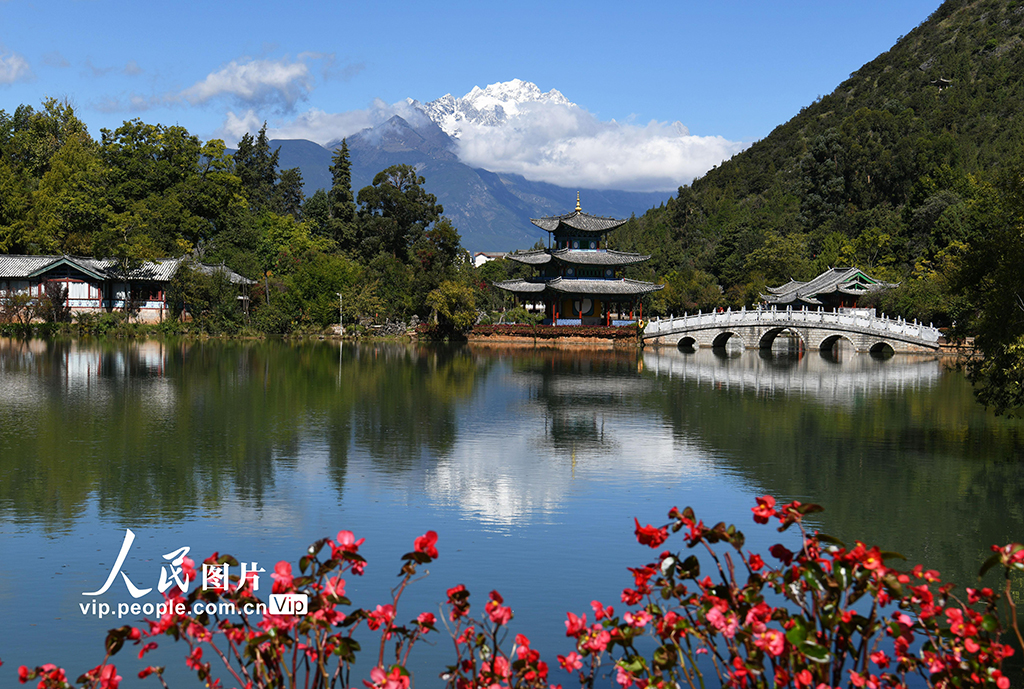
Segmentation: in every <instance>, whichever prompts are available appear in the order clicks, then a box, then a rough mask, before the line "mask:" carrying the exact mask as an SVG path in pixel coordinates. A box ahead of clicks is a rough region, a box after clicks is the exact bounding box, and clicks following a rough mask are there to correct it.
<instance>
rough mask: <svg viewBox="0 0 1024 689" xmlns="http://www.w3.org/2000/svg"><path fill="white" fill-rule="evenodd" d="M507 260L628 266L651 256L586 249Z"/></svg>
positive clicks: (540, 252) (520, 254)
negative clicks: (553, 260)
mask: <svg viewBox="0 0 1024 689" xmlns="http://www.w3.org/2000/svg"><path fill="white" fill-rule="evenodd" d="M506 258H508V259H510V260H512V261H517V262H519V263H525V264H527V265H530V266H541V265H544V264H545V263H550V262H551V260H552V258H554V259H555V260H558V261H561V262H562V263H571V264H573V265H581V266H628V265H630V264H632V263H640V262H641V261H646V260H647V259H649V258H650V256H644V255H643V254H628V253H626V252H624V251H613V250H611V249H598V250H593V249H591V250H589V251H588V250H585V249H558V250H557V251H550V250H548V249H535V250H533V251H521V252H518V253H515V254H508V255H507V256H506Z"/></svg>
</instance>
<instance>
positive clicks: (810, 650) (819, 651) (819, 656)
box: [799, 641, 832, 663]
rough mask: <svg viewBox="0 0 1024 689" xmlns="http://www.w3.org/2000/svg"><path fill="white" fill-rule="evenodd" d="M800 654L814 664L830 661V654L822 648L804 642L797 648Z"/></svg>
mask: <svg viewBox="0 0 1024 689" xmlns="http://www.w3.org/2000/svg"><path fill="white" fill-rule="evenodd" d="M799 648H800V652H801V653H803V654H804V655H805V656H807V657H808V658H809V659H810V660H813V661H814V662H816V663H827V662H829V661H830V660H832V654H831V653H830V652H829V650H828V649H827V648H825V647H824V646H819V645H818V644H816V643H813V642H810V641H805V642H804V643H802V644H800V646H799Z"/></svg>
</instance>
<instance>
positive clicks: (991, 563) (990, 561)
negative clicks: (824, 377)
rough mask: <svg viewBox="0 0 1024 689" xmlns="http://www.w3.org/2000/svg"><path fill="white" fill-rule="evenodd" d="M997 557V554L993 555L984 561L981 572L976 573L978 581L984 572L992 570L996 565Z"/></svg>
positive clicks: (998, 558)
mask: <svg viewBox="0 0 1024 689" xmlns="http://www.w3.org/2000/svg"><path fill="white" fill-rule="evenodd" d="M999 555H1000V554H999V553H996V554H995V555H993V556H992V557H990V558H989V559H987V560H985V562H984V564H982V565H981V570H980V571H979V572H978V578H979V579H980V578H982V577H983V576H985V572H987V571H989V570H990V569H992V568H993V567H995V566H996V564H997V563H998V562H999V560H1000V557H999Z"/></svg>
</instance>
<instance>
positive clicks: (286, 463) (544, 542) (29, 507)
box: [0, 340, 1024, 687]
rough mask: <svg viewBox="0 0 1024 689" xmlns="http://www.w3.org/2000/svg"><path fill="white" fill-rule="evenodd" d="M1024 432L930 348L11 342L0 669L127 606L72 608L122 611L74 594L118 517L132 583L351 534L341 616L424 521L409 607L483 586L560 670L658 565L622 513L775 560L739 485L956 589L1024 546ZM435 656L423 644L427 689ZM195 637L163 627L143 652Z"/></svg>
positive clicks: (71, 640) (85, 648)
mask: <svg viewBox="0 0 1024 689" xmlns="http://www.w3.org/2000/svg"><path fill="white" fill-rule="evenodd" d="M1021 431H1022V426H1021V424H1019V423H1018V422H1014V421H1007V420H1001V419H996V418H994V417H993V416H991V415H989V414H987V413H985V412H984V410H982V409H981V408H979V407H978V406H977V405H976V404H975V403H974V402H973V400H972V398H971V393H970V388H969V386H968V385H967V384H966V383H965V381H964V380H963V378H962V377H961V376H960V375H959V374H957V373H955V372H952V371H949V370H947V368H946V367H945V366H944V365H943V363H942V362H941V361H940V360H939V359H936V358H934V357H920V358H916V357H907V356H897V357H893V358H891V359H888V360H878V359H873V358H871V357H869V356H866V355H854V356H846V357H843V358H842V360H835V359H831V358H826V357H822V356H820V355H818V354H817V353H814V354H809V355H806V356H804V357H802V358H799V359H796V358H788V357H785V356H771V355H768V356H764V355H759V354H758V353H744V354H742V355H739V356H721V355H718V354H715V353H713V352H711V351H700V352H696V353H690V354H687V353H682V352H678V351H675V350H663V351H652V350H647V351H645V352H643V353H637V352H605V351H566V350H553V349H528V350H524V349H518V350H501V349H473V348H468V347H462V348H432V347H415V346H413V347H406V346H385V345H377V346H365V345H364V346H355V347H353V346H351V345H345V346H344V347H343V348H340V347H339V346H338V345H337V344H326V343H315V344H303V345H290V344H282V343H279V342H258V343H237V342H229V343H220V342H217V343H169V342H153V341H150V342H143V343H83V342H78V343H70V342H69V343H59V342H43V341H29V342H24V341H21V342H15V341H5V340H0V556H2V557H0V575H2V576H0V622H2V624H3V630H4V632H3V633H0V659H2V660H3V661H4V665H3V666H2V667H0V686H11V685H12V684H14V683H15V682H16V680H15V677H16V670H17V666H18V665H21V664H25V665H29V666H34V665H36V664H40V663H43V662H56V663H58V664H60V665H62V666H65V667H67V668H68V669H69V674H72V673H74V676H77V674H78V673H79V672H80V671H82V670H84V669H88V668H90V667H92V666H93V665H95V664H96V663H98V662H99V660H101V658H102V639H103V636H104V634H105V630H107V629H109V628H111V627H114V626H120V625H121V624H126V623H138V619H137V618H126V619H124V620H121V621H118V620H116V619H110V618H108V619H103V620H100V619H97V618H96V617H95V616H92V615H83V614H82V612H81V610H80V607H79V606H80V604H81V603H83V602H89V601H91V600H93V598H96V599H97V600H98V601H100V602H102V601H108V602H110V603H111V604H116V603H118V602H133V599H132V598H131V597H130V596H129V594H128V592H127V590H126V587H125V585H124V584H123V583H122V582H121V581H120V580H119V581H116V582H114V584H113V585H112V586H111V587H110V589H109V590H108V591H107V592H106V593H105V594H103V595H102V596H97V597H88V596H83V595H82V592H83V591H94V590H96V589H98V588H99V587H100V586H101V585H102V584H103V581H104V579H105V578H106V576H107V574H108V573H109V572H110V570H111V567H112V566H113V564H114V560H115V558H116V556H117V554H118V550H119V548H120V546H121V543H122V541H123V539H124V535H125V529H131V530H132V531H133V532H134V533H135V534H136V540H135V543H134V545H133V547H132V549H131V551H130V553H129V555H128V558H127V559H126V560H125V563H124V566H123V567H122V570H123V571H124V572H125V573H126V574H127V575H128V576H129V578H131V579H132V580H133V581H134V582H135V583H136V584H137V585H139V586H142V587H156V586H157V582H158V580H159V575H160V569H161V565H162V564H164V563H165V562H166V561H165V560H164V559H163V556H164V554H167V553H171V552H173V551H175V550H177V549H178V548H180V547H182V546H189V547H190V549H191V550H190V552H189V555H190V556H191V557H194V558H195V559H196V560H197V561H198V560H200V559H202V558H204V557H206V556H207V555H209V554H210V553H212V552H213V551H219V552H221V553H225V552H227V553H232V554H233V555H235V556H236V557H237V558H238V559H239V560H242V561H247V562H256V563H258V566H260V567H263V568H265V569H266V570H267V574H266V576H267V577H268V578H267V579H266V580H265V581H266V586H267V588H269V584H270V580H269V573H270V572H271V571H272V569H273V565H274V563H276V562H277V561H278V560H281V559H288V560H291V561H293V562H294V561H295V560H297V558H298V556H299V555H300V554H301V551H302V550H303V549H304V547H305V546H306V545H308V544H309V543H310V542H312V541H314V540H316V539H318V538H321V537H324V536H333V535H334V534H335V533H336V532H337V531H338V530H339V529H349V530H351V531H354V532H355V533H356V535H357V537H365V538H366V544H365V546H364V548H363V552H364V553H365V554H366V556H367V557H368V558H369V561H370V564H369V566H368V567H367V576H366V577H364V578H363V579H361V580H360V579H356V578H350V579H349V583H348V587H347V588H348V592H349V595H350V597H351V598H352V600H353V601H354V603H355V604H356V605H372V604H376V603H379V602H383V600H384V597H385V596H386V595H387V591H388V589H389V587H390V586H392V585H394V583H395V581H396V580H395V578H394V575H395V574H396V573H397V572H398V568H399V560H398V558H399V556H400V555H401V554H402V553H405V552H407V551H408V550H410V549H411V544H412V541H413V539H414V538H415V537H416V536H419V535H421V534H422V533H423V532H424V531H426V530H427V529H434V530H436V531H437V532H438V533H439V534H440V540H439V541H438V549H439V550H440V553H441V557H440V559H439V560H438V561H437V562H435V563H434V564H432V565H431V567H430V575H429V577H427V578H426V579H424V580H422V581H419V582H417V583H416V584H415V585H414V586H413V587H411V589H410V590H409V592H408V594H407V596H406V598H405V599H403V605H402V607H401V608H400V611H399V618H400V619H410V618H412V617H414V616H415V615H416V614H417V613H419V612H421V611H423V610H431V611H435V612H436V611H437V606H438V603H439V602H441V601H442V600H443V599H444V590H445V589H446V588H448V587H450V586H453V585H454V584H456V583H465V584H466V585H467V587H468V588H469V589H470V590H471V591H473V597H472V598H471V601H475V602H476V603H477V607H478V608H479V606H480V605H482V603H483V602H484V600H486V594H487V592H488V591H490V590H491V589H497V590H499V591H500V592H501V593H502V594H503V595H504V597H505V600H506V603H508V604H511V605H512V607H513V609H514V611H515V619H514V620H513V623H512V624H513V630H514V631H515V632H524V633H526V634H528V635H529V636H530V637H531V638H532V639H534V641H535V645H536V646H539V647H540V648H542V649H547V653H548V654H549V656H550V657H549V660H551V661H552V664H554V663H553V657H554V654H555V653H566V652H567V651H568V650H570V649H569V646H568V645H567V644H566V639H565V633H564V632H565V628H564V624H563V621H564V619H565V611H567V610H574V611H580V612H582V611H584V610H586V611H589V601H590V600H592V599H594V598H598V599H601V600H602V601H604V602H606V603H608V604H617V603H618V602H619V601H618V598H619V593H620V592H621V590H622V588H624V587H625V586H627V585H629V584H630V582H631V577H630V575H629V573H628V572H627V571H626V570H625V567H627V566H635V565H637V564H642V563H644V562H646V561H647V560H648V559H649V558H650V551H649V550H648V549H646V548H643V547H641V546H639V545H638V544H637V543H636V541H635V538H634V537H633V534H632V524H633V522H632V519H633V517H634V516H636V517H638V518H639V519H640V520H641V523H648V522H651V523H663V522H664V521H665V514H666V512H667V510H668V509H669V508H670V507H672V506H673V505H678V506H680V507H682V506H684V505H692V506H693V507H694V509H696V510H697V512H698V515H699V516H701V517H703V518H704V519H705V521H711V522H715V521H719V520H724V521H726V522H735V523H737V524H738V525H739V526H740V527H741V528H742V529H743V530H744V531H745V533H746V534H747V537H748V538H747V542H748V545H749V547H750V548H751V549H755V550H757V549H760V550H763V549H766V548H767V547H768V546H770V545H771V544H773V543H775V542H777V541H778V540H780V536H779V535H778V534H776V533H775V532H774V530H773V529H768V528H761V529H756V528H755V525H754V524H753V522H752V520H751V519H750V511H749V508H750V506H751V505H752V504H753V498H754V496H757V495H762V494H765V493H771V494H774V495H776V496H778V497H780V498H784V499H799V500H802V501H813V502H818V503H821V504H822V505H824V506H825V507H826V512H825V513H823V514H822V515H819V521H818V522H817V526H819V527H820V528H822V529H823V530H825V531H827V532H829V533H831V534H833V535H835V536H837V537H839V538H842V539H848V540H853V539H860V540H864V541H867V542H869V543H877V544H879V545H881V546H882V547H883V549H889V550H898V551H901V552H903V553H904V554H905V555H906V556H907V557H908V558H909V560H910V561H911V562H923V563H925V564H926V565H928V566H930V567H934V568H936V569H939V570H940V571H941V572H942V573H943V574H944V575H945V576H946V577H947V578H950V579H953V580H956V581H960V582H964V583H967V584H971V583H973V582H974V581H975V580H974V575H975V573H976V571H977V566H978V563H979V562H980V561H981V559H982V558H983V557H984V555H985V550H986V547H987V546H988V544H990V543H996V542H1006V541H1008V540H1021V539H1022V538H1024V514H1022V505H1024V499H1022V498H1024V480H1022V478H1024V476H1022V470H1021V466H1022V465H1021V459H1022V456H1024V455H1022V450H1024V437H1022V433H1021ZM786 537H789V536H788V534H787V536H786ZM670 543H671V542H670ZM679 546H680V547H681V543H680V544H679ZM140 600H143V601H146V600H149V601H152V602H156V601H158V600H159V596H158V595H157V593H156V591H155V590H154V591H153V592H152V593H151V594H149V595H148V596H147V597H145V598H143V599H140ZM620 605H621V604H620ZM449 643H450V642H449ZM449 649H450V646H449V645H448V644H447V643H443V642H442V643H438V644H437V645H436V646H433V647H431V646H426V645H424V646H422V647H418V649H417V652H415V653H414V654H413V658H414V663H413V664H414V669H415V670H416V671H417V675H418V684H419V686H421V687H429V686H434V685H438V684H440V682H439V681H436V680H434V679H433V678H434V677H436V676H437V673H438V672H439V671H440V670H441V669H442V667H443V665H444V664H445V663H446V662H447V661H448V659H449V658H450V653H449ZM184 654H185V647H184V646H180V647H179V646H175V645H174V644H173V643H171V642H170V641H169V640H168V641H166V642H161V648H160V649H159V650H158V651H157V652H155V653H154V654H152V655H151V656H147V662H146V663H145V664H149V663H155V664H167V665H169V666H170V667H171V668H175V669H176V668H179V667H183V663H182V660H183V656H184ZM135 655H136V654H135V653H134V652H133V651H132V650H131V649H130V648H129V649H127V650H125V651H122V653H121V654H120V655H119V656H117V658H116V659H115V662H117V664H118V667H119V669H120V672H121V674H122V675H123V676H124V677H125V678H126V681H125V683H124V684H123V686H135V685H136V684H139V685H142V686H152V685H151V684H145V683H143V682H139V681H138V680H135V679H134V677H135V674H136V673H137V672H138V670H139V669H140V668H141V667H142V666H143V665H144V664H143V663H141V662H140V661H138V660H137V659H136V657H135ZM170 676H171V678H172V680H175V681H174V683H173V684H172V686H179V687H181V686H194V685H195V680H194V677H192V678H190V677H189V676H188V675H185V674H184V673H181V672H180V671H178V674H176V675H174V674H171V675H170ZM147 681H148V682H152V680H147Z"/></svg>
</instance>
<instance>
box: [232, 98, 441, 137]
mask: <svg viewBox="0 0 1024 689" xmlns="http://www.w3.org/2000/svg"><path fill="white" fill-rule="evenodd" d="M395 115H401V116H402V117H404V118H406V119H407V120H410V121H415V120H422V119H424V118H425V116H424V115H423V113H422V112H420V111H419V110H417V109H416V108H414V107H413V106H412V105H411V104H410V103H409V102H407V101H401V102H399V103H394V104H388V103H385V102H384V101H383V100H380V99H377V100H375V101H373V103H371V104H370V105H369V106H368V107H367V108H365V109H363V110H350V111H348V112H340V113H329V112H324V111H323V110H319V109H317V108H311V109H310V110H307V111H306V112H304V113H302V114H300V115H299V116H298V117H296V118H295V119H293V120H290V121H287V122H283V123H271V124H270V125H268V126H267V135H268V136H269V137H270V138H272V139H308V140H310V141H315V142H317V143H318V144H321V145H324V144H327V143H329V142H331V141H335V140H339V139H343V138H344V137H347V136H352V135H353V134H356V133H358V132H360V131H362V130H364V129H367V128H370V127H376V126H377V125H379V124H383V123H384V122H387V121H388V120H389V119H391V118H392V117H394V116H395ZM263 121H264V120H263V118H262V117H260V116H258V115H257V114H256V112H255V111H254V110H252V109H250V110H248V111H247V112H246V113H244V114H243V115H238V114H236V113H234V112H229V113H228V114H227V117H226V118H225V120H224V124H223V125H222V127H221V129H220V131H219V132H218V133H217V135H218V136H222V137H223V138H224V140H225V141H237V140H238V139H240V138H241V137H242V135H243V134H246V133H249V134H254V133H256V132H257V131H259V128H260V127H262V126H263Z"/></svg>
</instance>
